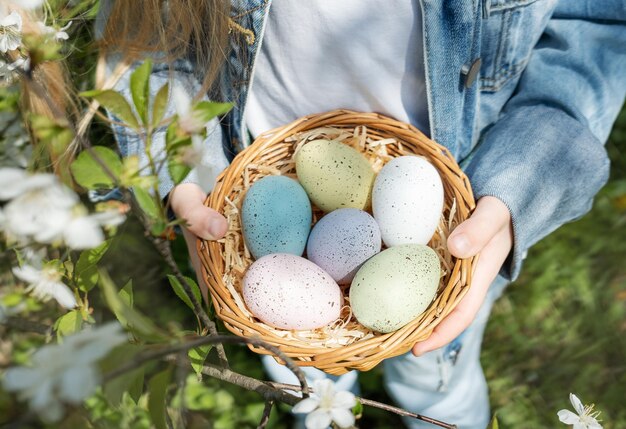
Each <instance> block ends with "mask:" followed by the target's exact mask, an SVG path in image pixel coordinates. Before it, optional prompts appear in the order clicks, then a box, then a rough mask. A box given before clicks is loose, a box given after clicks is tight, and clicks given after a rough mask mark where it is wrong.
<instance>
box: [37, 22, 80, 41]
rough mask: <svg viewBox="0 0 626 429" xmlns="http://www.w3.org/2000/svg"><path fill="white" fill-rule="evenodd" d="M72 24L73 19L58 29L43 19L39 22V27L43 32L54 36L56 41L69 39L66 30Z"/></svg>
mask: <svg viewBox="0 0 626 429" xmlns="http://www.w3.org/2000/svg"><path fill="white" fill-rule="evenodd" d="M71 25H72V21H70V22H68V23H67V24H66V25H65V26H64V27H62V28H61V29H59V30H57V29H56V28H54V27H50V26H48V25H46V24H44V23H43V22H41V21H39V22H37V27H39V31H41V33H42V34H44V35H46V36H52V38H53V39H54V40H56V41H60V40H67V39H69V38H70V36H69V35H68V34H67V32H66V31H65V30H67V29H68V28H70V26H71Z"/></svg>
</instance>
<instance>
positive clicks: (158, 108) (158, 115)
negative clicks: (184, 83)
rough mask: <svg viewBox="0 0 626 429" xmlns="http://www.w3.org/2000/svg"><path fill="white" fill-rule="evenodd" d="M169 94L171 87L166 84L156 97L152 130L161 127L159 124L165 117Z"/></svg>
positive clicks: (153, 106)
mask: <svg viewBox="0 0 626 429" xmlns="http://www.w3.org/2000/svg"><path fill="white" fill-rule="evenodd" d="M169 93H170V85H169V83H166V84H165V85H163V86H162V87H161V89H159V92H157V95H156V96H155V97H154V102H153V105H152V128H155V127H156V126H157V125H159V122H161V120H162V119H163V115H165V110H166V109H167V101H168V98H169Z"/></svg>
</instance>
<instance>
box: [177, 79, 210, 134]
mask: <svg viewBox="0 0 626 429" xmlns="http://www.w3.org/2000/svg"><path fill="white" fill-rule="evenodd" d="M192 101H193V100H192V98H191V96H190V95H189V92H188V91H187V90H186V89H185V88H184V87H182V86H180V85H173V86H172V102H173V103H174V109H175V110H176V114H177V115H178V126H179V127H180V129H181V130H183V131H184V132H186V133H187V134H190V135H194V134H200V133H201V132H202V131H203V130H204V127H205V123H204V122H202V121H201V120H200V119H198V117H197V116H196V115H194V113H193V109H192V107H193V106H192Z"/></svg>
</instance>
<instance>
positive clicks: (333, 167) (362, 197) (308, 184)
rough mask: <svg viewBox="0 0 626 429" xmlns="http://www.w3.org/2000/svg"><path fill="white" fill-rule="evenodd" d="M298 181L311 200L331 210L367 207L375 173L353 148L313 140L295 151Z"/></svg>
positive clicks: (325, 209) (320, 206)
mask: <svg viewBox="0 0 626 429" xmlns="http://www.w3.org/2000/svg"><path fill="white" fill-rule="evenodd" d="M296 172H297V174H298V180H299V181H300V184H302V187H303V188H304V189H305V190H306V193H307V194H308V195H309V198H311V201H313V203H314V204H315V205H316V206H317V207H319V208H320V209H322V210H324V211H325V212H330V211H333V210H336V209H341V208H348V207H352V208H356V209H361V210H367V209H368V208H369V207H370V205H371V193H372V185H373V183H374V178H375V173H374V170H373V169H372V167H371V165H370V163H369V162H368V161H367V159H366V158H365V157H364V156H363V155H362V154H361V153H359V152H358V151H357V150H356V149H353V148H351V147H350V146H347V145H345V144H343V143H340V142H337V141H334V140H314V141H311V142H309V143H307V144H305V145H304V146H303V147H302V148H301V149H300V150H299V151H298V152H297V153H296Z"/></svg>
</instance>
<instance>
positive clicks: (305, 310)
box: [242, 253, 343, 330]
mask: <svg viewBox="0 0 626 429" xmlns="http://www.w3.org/2000/svg"><path fill="white" fill-rule="evenodd" d="M242 292H243V299H244V301H245V303H246V306H247V307H248V309H249V310H250V312H252V314H254V315H255V316H256V317H257V318H259V319H260V320H261V321H263V322H264V323H266V324H268V325H271V326H274V327H276V328H281V329H296V330H310V329H316V328H321V327H323V326H326V325H328V324H329V323H331V322H333V321H335V320H337V319H338V318H339V313H340V311H341V305H342V300H343V297H342V295H341V290H340V289H339V286H338V285H337V283H335V281H334V280H333V279H332V277H331V276H330V275H329V274H328V273H326V272H324V270H322V269H321V268H320V267H318V266H317V265H315V264H314V263H313V262H311V261H309V260H307V259H304V258H302V257H299V256H295V255H291V254H287V253H277V254H272V255H267V256H263V257H262V258H260V259H259V260H257V261H256V262H254V263H253V264H252V265H250V267H249V268H248V270H247V271H246V274H245V275H244V277H243V290H242Z"/></svg>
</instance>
